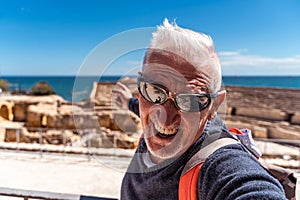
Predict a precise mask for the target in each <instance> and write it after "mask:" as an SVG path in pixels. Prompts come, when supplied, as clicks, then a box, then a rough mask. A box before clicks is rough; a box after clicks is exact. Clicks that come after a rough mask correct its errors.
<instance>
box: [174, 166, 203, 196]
mask: <svg viewBox="0 0 300 200" xmlns="http://www.w3.org/2000/svg"><path fill="white" fill-rule="evenodd" d="M202 164H203V162H202V163H199V164H198V165H197V166H195V167H193V168H192V169H191V170H190V171H189V172H188V173H186V174H184V175H183V176H181V177H180V181H179V190H178V192H179V194H178V199H179V200H196V199H197V196H198V195H197V185H198V177H199V173H200V169H201V167H202Z"/></svg>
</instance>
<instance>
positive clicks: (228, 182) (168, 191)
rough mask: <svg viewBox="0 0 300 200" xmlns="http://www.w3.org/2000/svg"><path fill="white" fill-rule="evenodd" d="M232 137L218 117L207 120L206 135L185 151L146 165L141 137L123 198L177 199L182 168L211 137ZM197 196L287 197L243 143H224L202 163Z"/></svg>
mask: <svg viewBox="0 0 300 200" xmlns="http://www.w3.org/2000/svg"><path fill="white" fill-rule="evenodd" d="M222 137H231V136H230V133H229V132H228V131H227V129H226V127H225V126H224V124H223V122H222V121H221V120H220V119H219V118H217V119H216V120H213V121H211V122H209V123H208V125H207V127H206V129H205V130H204V132H203V135H202V136H201V137H200V138H199V139H198V141H197V142H196V143H195V144H193V145H192V146H191V147H190V148H189V149H188V150H187V151H186V152H185V153H184V154H183V155H181V156H180V157H178V158H174V159H171V160H167V161H164V162H162V163H160V164H158V165H155V166H153V167H150V168H147V167H146V165H145V164H144V162H143V158H142V157H143V156H142V155H143V153H145V152H146V151H147V146H146V144H145V141H144V140H143V139H142V140H141V141H140V144H139V146H138V148H137V151H136V154H135V155H134V157H133V159H132V161H131V163H130V165H129V167H128V170H127V172H126V174H125V176H124V178H123V182H122V188H121V200H127V199H132V200H138V199H149V200H150V199H151V200H153V199H158V200H159V199H170V200H171V199H178V187H179V179H180V175H181V172H182V170H183V168H184V166H185V164H186V163H187V161H188V160H189V159H190V158H191V157H192V156H193V155H194V154H195V153H196V152H197V151H199V149H200V148H201V146H204V145H205V144H207V143H210V141H213V140H215V139H218V138H222ZM197 191H198V199H203V200H212V199H217V200H220V199H221V200H223V199H228V200H229V199H230V200H231V199H247V200H248V199H272V200H274V199H286V198H285V194H284V191H283V188H282V186H281V184H280V183H279V182H278V180H277V179H275V178H273V177H272V176H271V175H270V174H269V173H268V172H267V171H266V170H265V169H263V168H262V167H261V166H260V164H259V163H258V162H257V160H256V159H255V158H254V157H253V156H252V155H250V154H249V153H248V152H247V151H246V150H245V148H244V147H243V146H242V145H240V144H232V145H227V146H225V147H222V148H220V149H218V150H216V151H215V152H214V153H213V154H211V155H210V156H209V157H208V158H207V159H206V161H205V162H204V164H203V165H202V168H201V171H200V176H199V180H198V190H197Z"/></svg>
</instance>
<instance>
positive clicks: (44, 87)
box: [30, 81, 55, 96]
mask: <svg viewBox="0 0 300 200" xmlns="http://www.w3.org/2000/svg"><path fill="white" fill-rule="evenodd" d="M30 94H32V95H35V96H42V95H50V94H55V92H54V90H53V89H52V87H51V86H50V85H49V84H48V83H47V82H45V81H40V82H37V83H36V84H35V85H34V86H33V87H32V88H31V92H30Z"/></svg>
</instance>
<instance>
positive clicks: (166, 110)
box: [155, 99, 180, 127]
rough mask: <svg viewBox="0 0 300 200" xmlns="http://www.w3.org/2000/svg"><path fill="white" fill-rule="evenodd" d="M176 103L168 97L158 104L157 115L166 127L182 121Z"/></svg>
mask: <svg viewBox="0 0 300 200" xmlns="http://www.w3.org/2000/svg"><path fill="white" fill-rule="evenodd" d="M174 103H175V102H174V101H173V100H172V99H168V100H167V101H166V102H165V103H164V104H162V105H157V108H156V111H155V114H156V117H157V119H158V120H159V122H160V123H161V124H163V125H164V126H165V127H169V126H172V125H174V124H179V123H180V111H179V110H178V109H177V108H176V106H175V104H174Z"/></svg>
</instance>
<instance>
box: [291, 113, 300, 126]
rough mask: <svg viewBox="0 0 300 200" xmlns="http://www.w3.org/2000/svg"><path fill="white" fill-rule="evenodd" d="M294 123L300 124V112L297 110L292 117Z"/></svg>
mask: <svg viewBox="0 0 300 200" xmlns="http://www.w3.org/2000/svg"><path fill="white" fill-rule="evenodd" d="M291 123H292V124H300V112H296V113H295V114H294V115H293V116H292V118H291Z"/></svg>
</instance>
